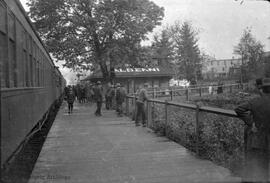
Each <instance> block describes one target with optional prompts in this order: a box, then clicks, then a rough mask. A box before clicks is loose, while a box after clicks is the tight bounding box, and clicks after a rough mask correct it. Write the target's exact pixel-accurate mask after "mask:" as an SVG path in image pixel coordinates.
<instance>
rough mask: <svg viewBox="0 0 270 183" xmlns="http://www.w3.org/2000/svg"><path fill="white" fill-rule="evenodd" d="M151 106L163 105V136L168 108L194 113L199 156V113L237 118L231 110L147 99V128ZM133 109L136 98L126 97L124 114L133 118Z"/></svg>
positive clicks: (150, 116) (151, 118)
mask: <svg viewBox="0 0 270 183" xmlns="http://www.w3.org/2000/svg"><path fill="white" fill-rule="evenodd" d="M153 104H162V105H164V114H165V135H166V134H167V124H168V106H175V107H179V108H185V109H191V110H193V111H195V115H196V116H195V119H196V122H195V134H196V153H197V154H199V146H200V145H199V144H200V142H199V139H200V138H199V135H200V134H199V131H200V129H199V128H200V117H199V116H200V115H199V114H200V113H201V112H207V113H212V114H218V115H222V116H227V117H235V118H236V117H237V114H236V113H235V112H234V111H233V110H226V109H221V108H215V107H208V106H199V105H195V104H187V103H179V102H172V101H170V102H169V101H161V100H157V99H148V100H147V102H146V115H147V126H148V127H149V125H150V124H152V123H153V112H152V111H153ZM135 108H136V97H135V96H127V100H126V104H125V111H126V114H127V115H128V116H130V117H133V118H134V117H135V115H136V114H135V113H136V112H135V111H136V110H135Z"/></svg>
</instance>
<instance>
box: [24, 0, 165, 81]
mask: <svg viewBox="0 0 270 183" xmlns="http://www.w3.org/2000/svg"><path fill="white" fill-rule="evenodd" d="M28 5H29V6H30V12H29V15H30V17H31V19H32V20H33V22H34V25H35V27H36V29H37V31H38V33H39V34H40V36H41V38H42V39H43V40H44V42H45V45H46V46H47V48H48V50H49V52H50V53H52V55H53V56H54V57H55V58H57V59H59V60H65V62H66V63H65V64H64V65H65V66H66V67H69V68H74V67H82V68H88V67H90V69H95V68H97V67H99V68H100V69H101V71H102V73H103V76H104V78H105V79H108V78H109V77H110V74H109V70H110V69H112V68H114V67H117V66H120V65H124V64H127V63H129V64H133V63H132V62H134V61H136V60H137V59H136V57H137V53H138V52H139V51H141V48H140V41H141V40H144V39H146V34H147V33H149V32H151V31H152V30H153V29H154V28H155V26H157V25H160V23H161V20H162V19H163V16H164V9H163V8H161V7H158V6H157V5H156V4H154V3H153V2H152V1H150V0H29V3H28ZM108 65H109V66H110V68H109V67H108ZM86 66H87V67H86Z"/></svg>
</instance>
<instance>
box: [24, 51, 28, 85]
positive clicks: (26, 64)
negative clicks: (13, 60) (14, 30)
mask: <svg viewBox="0 0 270 183" xmlns="http://www.w3.org/2000/svg"><path fill="white" fill-rule="evenodd" d="M23 59H24V70H25V72H24V78H25V80H24V86H26V87H28V86H29V77H28V74H29V69H28V60H27V52H26V50H23Z"/></svg>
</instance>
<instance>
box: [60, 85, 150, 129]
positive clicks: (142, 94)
mask: <svg viewBox="0 0 270 183" xmlns="http://www.w3.org/2000/svg"><path fill="white" fill-rule="evenodd" d="M147 87H148V84H147V83H145V84H144V85H143V87H140V88H139V89H138V90H137V92H136V109H135V111H136V112H135V124H136V126H139V125H140V123H139V118H141V121H142V126H144V127H145V126H146V116H145V101H146V100H147V98H148V97H147ZM85 88H86V87H82V85H77V87H76V86H70V85H69V86H67V87H66V88H65V100H66V101H67V103H68V113H69V114H70V113H72V112H73V103H74V101H75V99H76V98H77V99H78V101H79V102H80V103H83V99H82V95H80V93H82V92H81V91H83V90H84V89H85ZM85 91H87V90H85ZM78 94H79V95H78ZM126 95H127V92H126V89H125V88H124V87H123V85H121V84H120V83H117V84H115V85H112V84H111V83H108V85H107V86H102V84H101V82H100V81H97V82H96V83H95V85H94V86H91V88H90V97H89V98H90V100H91V101H93V102H95V103H96V106H97V108H96V111H95V115H96V116H101V115H102V114H101V107H102V103H103V101H104V99H105V108H106V109H107V110H112V109H115V110H116V112H117V115H118V116H119V117H121V116H123V103H124V102H125V99H126Z"/></svg>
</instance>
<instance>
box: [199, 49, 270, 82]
mask: <svg viewBox="0 0 270 183" xmlns="http://www.w3.org/2000/svg"><path fill="white" fill-rule="evenodd" d="M263 59H264V62H265V63H270V51H268V52H264V53H263ZM246 63H247V60H243V63H242V59H241V58H231V59H220V60H216V59H207V60H205V61H204V65H203V70H202V75H203V78H204V79H215V78H230V79H239V77H240V72H241V71H240V68H241V65H242V64H244V65H245V64H246Z"/></svg>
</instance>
